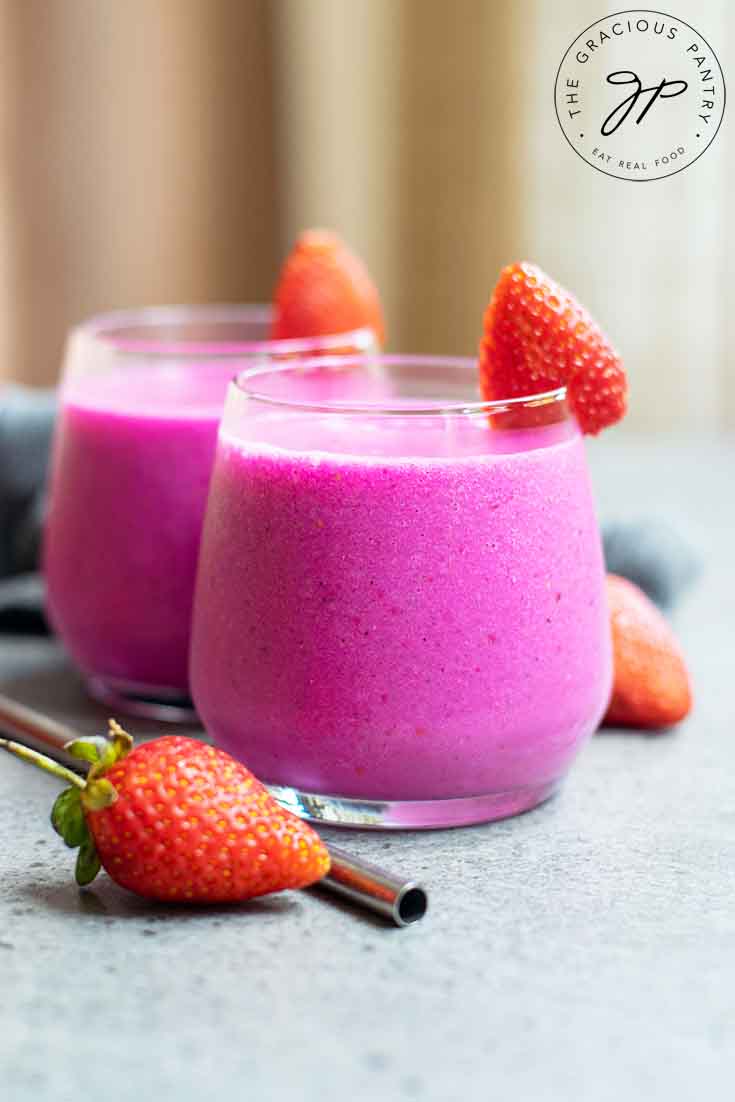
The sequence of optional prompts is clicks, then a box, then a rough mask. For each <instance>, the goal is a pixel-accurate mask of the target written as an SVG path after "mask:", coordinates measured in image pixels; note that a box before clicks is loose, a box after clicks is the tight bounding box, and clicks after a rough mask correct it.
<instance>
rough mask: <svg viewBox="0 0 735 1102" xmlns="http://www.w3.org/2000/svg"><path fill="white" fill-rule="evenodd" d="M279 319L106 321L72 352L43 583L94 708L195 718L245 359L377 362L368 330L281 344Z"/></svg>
mask: <svg viewBox="0 0 735 1102" xmlns="http://www.w3.org/2000/svg"><path fill="white" fill-rule="evenodd" d="M271 322H272V311H271V308H270V307H268V306H202V307H173V308H161V309H156V308H153V309H148V310H142V311H137V312H134V311H130V312H122V313H118V314H113V315H108V316H106V317H101V318H95V319H92V321H90V322H87V323H85V324H83V325H81V326H79V327H78V328H77V329H75V330H73V332H72V333H71V335H70V338H69V342H68V345H67V352H66V361H65V366H64V373H63V378H62V385H61V391H60V411H59V419H58V424H57V430H56V437H55V442H54V451H53V460H52V471H51V479H50V495H49V497H50V500H49V514H48V520H47V524H46V532H45V540H44V555H43V559H44V572H45V577H46V584H47V600H48V608H49V614H50V618H51V621H52V623H53V626H54V627H55V629H56V630H57V631H58V633H59V635H60V636H61V638H62V641H63V642H64V644H65V646H66V648H67V650H68V651H69V653H70V654H71V656H72V658H73V660H74V661H75V663H76V664H77V666H78V667H79V669H80V670H81V671H82V673H83V674H84V676H85V678H86V681H87V684H88V686H89V688H90V690H91V692H92V694H93V695H94V696H96V697H98V698H100V699H103V700H105V701H106V702H108V703H111V704H114V706H115V707H116V708H118V709H119V710H122V711H126V712H133V713H137V714H142V715H147V716H152V717H155V718H167V719H177V718H181V719H184V718H192V716H193V713H192V712H191V703H190V700H189V680H188V654H189V637H190V624H191V609H192V599H193V592H194V578H195V571H196V563H197V555H198V552H199V540H200V536H201V529H202V520H203V516H204V507H205V503H206V497H207V488H208V485H209V478H210V474H211V469H212V462H213V459H214V453H215V445H216V439H217V426H218V424H219V420H220V417H221V415H222V409H223V405H224V400H225V393H226V390H227V386H228V383H229V381H230V379H231V378H232V377H233V375H234V374H235V373H236V371H237V367H238V364H239V363H240V362H241V361H242V359H243V357H248V358H252V357H255V358H256V359H263V360H268V359H270V358H276V359H277V358H280V357H284V356H286V357H293V356H296V355H302V356H303V355H304V354H307V355H311V354H313V353H314V352H316V353H319V354H321V353H323V352H329V351H334V350H337V349H339V350H342V351H357V350H363V351H367V350H369V349H370V348H371V347H372V345H373V342H374V337H373V334H372V333H371V332H370V331H369V330H361V331H358V332H354V333H348V334H340V335H338V336H335V337H326V338H318V339H316V340H304V341H270V340H269V339H268V337H269V333H270V328H271Z"/></svg>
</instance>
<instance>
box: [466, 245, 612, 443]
mask: <svg viewBox="0 0 735 1102" xmlns="http://www.w3.org/2000/svg"><path fill="white" fill-rule="evenodd" d="M479 366H480V389H481V392H482V395H483V397H484V398H486V399H488V400H491V401H493V400H499V399H503V398H519V397H523V396H526V395H532V394H541V393H543V392H544V391H546V390H554V389H555V388H556V387H559V386H562V385H565V386H566V387H567V395H568V400H569V404H570V407H571V409H572V412H573V413H574V414H575V416H576V418H577V421H578V422H579V425H580V428H581V429H582V431H583V432H585V433H592V434H595V433H598V432H599V431H600V429H603V428H607V427H608V425H613V424H615V422H616V421H619V420H620V419H621V417H623V416H624V414H625V411H626V406H627V391H628V384H627V379H626V376H625V371H624V370H623V365H622V363H621V360H620V357H619V356H618V355H617V353H616V352H615V350H614V349H613V347H612V346H611V344H610V342H609V341H608V339H607V337H606V336H605V334H604V333H603V332H602V330H601V329H600V327H599V326H598V325H597V323H596V322H595V321H594V320H593V318H592V317H591V316H590V315H589V314H588V313H587V311H586V310H585V308H584V307H583V306H581V305H580V304H579V303H578V302H577V300H576V299H575V298H574V296H573V295H571V294H570V293H569V292H568V291H565V290H564V288H563V287H560V286H559V284H558V283H555V282H554V280H553V279H550V278H549V276H547V275H546V274H545V273H544V272H542V271H541V269H540V268H538V267H536V265H535V264H529V263H527V262H526V261H523V262H522V263H520V264H511V265H510V266H509V267H507V268H504V269H503V271H502V272H501V273H500V278H499V279H498V282H497V284H496V287H495V290H494V291H493V294H492V297H491V299H490V303H489V305H488V307H487V310H486V311H485V318H484V336H483V338H482V340H481V342H480V361H479Z"/></svg>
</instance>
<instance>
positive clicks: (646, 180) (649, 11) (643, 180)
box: [554, 8, 727, 184]
mask: <svg viewBox="0 0 735 1102" xmlns="http://www.w3.org/2000/svg"><path fill="white" fill-rule="evenodd" d="M636 14H638V15H661V16H663V17H664V18H665V19H671V20H673V21H674V22H675V23H680V24H681V25H682V26H683V27H687V28H688V29H689V30H690V31H691V32H692V33H693V34H695V35H696V36H697V38H698V39H699V40H700V41H702V42H704V44H705V46H706V47H707V49H708V50H709V51H710V53H711V54H712V57H713V58H714V59H715V63H716V65H717V69H718V71H719V74H720V77H721V79H722V112H721V114H720V121H719V122H718V123H717V127H716V129H715V132H714V134H713V135H712V137H711V138H710V140H709V141H708V142H707V144H706V146H705V147H704V149H703V150H702V151H701V152H700V153H698V154H697V156H696V157H694V159H693V160H691V161H689V163H688V164H685V165H682V166H681V168H675V169H674V170H673V172H666V173H664V175H662V176H645V177H638V178H635V177H631V176H618V174H617V173H615V172H608V171H607V170H606V169H604V168H600V166H599V165H596V164H593V163H592V162H591V161H588V160H587V158H586V157H585V156H583V154H582V153H580V152H579V150H578V149H577V148H576V147H575V146H574V145H573V144H572V142H571V141H570V140H569V137H568V135H567V132H566V130H565V129H564V127H563V125H562V121H561V118H560V117H559V106H558V103H557V87H558V85H559V77H560V75H561V71H562V68H563V66H564V62H565V61H566V59H567V56H568V55H569V51H570V50H571V49H572V47H573V46H574V44H575V42H577V41H578V39H580V38H581V37H582V35H585V34H587V33H588V32H589V31H591V30H592V28H593V27H596V26H598V24H600V23H605V22H606V21H607V20H608V19H617V18H618V17H619V16H622V15H636ZM726 107H727V84H726V82H725V74H724V72H723V71H722V66H721V65H720V59H719V57H718V56H717V54H716V53H715V51H714V50H713V49H712V47H711V46H710V44H709V42H708V41H707V39H706V38H705V37H704V35H703V34H700V33H699V31H698V30H697V29H696V27H693V26H692V25H691V23H687V22H686V20H684V19H679V18H678V16H675V15H670V14H669V13H668V12H665V11H657V10H656V9H654V8H626V9H625V11H614V12H610V14H609V15H603V16H602V18H601V19H596V20H595V21H594V23H590V25H589V26H588V27H585V29H584V30H583V31H580V32H579V33H578V34H577V35H575V37H574V38H573V39H572V41H571V42H570V43H569V45H568V46H567V48H566V50H565V51H564V54H563V55H562V59H561V61H560V62H559V68H558V69H557V70H556V77H555V78H554V113H555V115H556V121H557V122H558V124H559V129H560V130H561V132H562V134H563V135H564V140H565V142H566V143H567V145H568V146H569V148H570V149H571V150H573V152H574V153H575V154H576V155H577V157H579V159H580V161H582V162H583V163H584V164H586V165H587V166H588V168H593V169H594V170H595V172H600V173H602V175H603V176H609V177H610V178H611V179H613V180H624V181H625V182H626V183H629V184H653V183H655V182H656V181H657V180H668V179H670V177H672V176H676V175H677V174H678V173H679V172H684V171H686V169H688V168H691V167H692V165H693V164H696V162H697V161H698V160H699V158H700V157H702V156H703V155H704V154H705V153H706V152H707V150H708V149H709V147H710V146H711V145H712V143H713V141H714V140H715V138H716V137H717V135H718V134H719V132H720V127H721V126H722V120H723V119H724V117H725V108H726Z"/></svg>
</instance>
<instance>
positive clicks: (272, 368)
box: [230, 354, 567, 417]
mask: <svg viewBox="0 0 735 1102" xmlns="http://www.w3.org/2000/svg"><path fill="white" fill-rule="evenodd" d="M348 364H349V365H353V366H365V367H368V366H372V367H376V366H377V367H389V366H390V365H395V366H397V367H426V368H441V367H445V368H460V369H463V370H466V371H471V372H472V373H473V374H474V376H475V378H477V377H478V374H477V372H478V368H477V360H474V359H472V358H471V357H469V356H422V355H390V354H380V355H374V356H370V355H347V356H310V357H308V358H305V359H299V360H297V361H294V360H290V361H286V362H279V361H271V362H269V363H259V364H256V365H252V366H250V367H247V368H245V369H244V370H242V371H239V372H238V373H237V375H235V377H234V378H233V380H232V382H231V383H230V386H231V387H234V388H235V389H236V390H238V391H239V392H240V393H241V394H243V395H244V396H245V397H246V398H247V399H248V400H250V401H254V402H259V403H262V404H264V405H269V406H276V407H279V408H282V409H290V410H300V411H303V412H311V413H341V414H357V415H366V414H367V415H370V416H380V417H382V416H387V417H416V416H420V417H440V416H443V415H449V414H463V415H467V414H497V413H507V412H510V411H511V410H518V409H521V408H523V409H534V408H538V407H540V406H549V405H553V404H554V403H563V402H564V401H565V400H566V396H567V388H566V387H565V386H560V387H555V388H554V389H553V390H546V391H542V392H540V393H538V394H525V395H521V396H519V397H515V398H494V399H488V400H485V399H477V400H475V401H447V402H441V403H440V404H438V405H428V404H427V399H425V398H424V399H421V398H418V399H416V403H415V404H414V405H401V406H399V405H391V404H390V402H387V403H385V404H383V403H369V402H355V401H341V400H339V401H335V400H333V401H329V400H327V401H324V400H322V401H319V402H307V401H303V400H299V401H294V400H292V399H290V398H282V397H273V396H272V395H269V394H264V393H263V392H262V391H259V390H257V389H255V388H253V386H252V385H251V383H252V381H253V380H255V379H257V378H258V377H262V376H265V375H276V374H278V375H281V374H284V373H285V372H298V373H300V374H303V373H304V371H305V370H309V369H316V368H322V369H323V368H325V367H334V368H339V367H346V366H347V365H348Z"/></svg>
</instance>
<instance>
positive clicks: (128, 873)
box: [0, 720, 329, 903]
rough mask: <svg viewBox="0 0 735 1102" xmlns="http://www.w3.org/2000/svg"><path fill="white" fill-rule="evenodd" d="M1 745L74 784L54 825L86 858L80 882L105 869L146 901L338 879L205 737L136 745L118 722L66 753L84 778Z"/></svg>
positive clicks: (303, 833)
mask: <svg viewBox="0 0 735 1102" xmlns="http://www.w3.org/2000/svg"><path fill="white" fill-rule="evenodd" d="M0 746H3V747H4V748H5V749H7V750H10V751H11V752H12V753H15V754H16V755H17V756H18V757H22V758H24V759H25V760H28V761H32V762H34V763H35V764H37V765H40V766H41V767H42V768H44V769H45V770H47V771H48V772H50V773H53V774H55V775H56V776H58V777H61V778H62V779H63V780H65V781H67V782H69V784H70V787H69V788H67V789H65V790H64V791H63V792H62V793H61V795H60V796H58V798H57V800H56V802H55V804H54V806H53V810H52V812H51V822H52V824H53V827H54V829H55V830H56V832H57V833H58V834H60V835H61V837H62V838H63V839H64V841H65V842H66V844H67V845H68V846H70V847H71V848H75V849H78V850H79V853H78V856H77V864H76V879H77V882H78V883H79V884H89V883H90V882H91V881H92V880H93V879H94V878H95V876H96V875H97V873H98V872H99V869H100V866H101V867H103V868H104V869H105V871H106V872H107V873H108V874H109V875H110V876H111V877H112V879H113V880H115V881H116V882H117V883H118V884H120V885H121V886H122V887H123V888H128V889H129V890H130V891H132V892H136V893H137V894H138V895H142V896H146V897H148V898H149V899H159V900H166V901H168V902H172V901H177V902H184V903H224V902H234V901H238V900H244V899H252V898H254V897H255V896H259V895H266V894H268V893H270V892H278V891H283V890H285V889H287V888H305V887H307V886H308V885H310V884H314V883H316V882H317V881H318V880H321V879H322V877H324V876H325V875H326V874H327V872H328V871H329V854H328V852H327V849H326V847H325V846H324V844H323V842H322V841H321V839H320V838H319V836H318V835H317V834H316V833H315V832H314V831H313V830H312V829H311V827H309V826H308V825H307V824H306V823H305V822H303V821H302V820H301V819H299V818H297V817H296V816H295V815H292V814H291V813H290V812H289V811H285V810H284V809H283V808H281V807H280V806H279V805H278V804H277V803H276V801H275V800H274V799H273V797H272V796H271V795H270V794H269V793H268V791H267V790H266V789H265V788H264V786H263V785H262V784H261V783H260V781H258V780H256V778H255V777H254V776H253V775H252V773H250V772H249V771H248V770H247V769H246V768H245V766H244V765H242V764H241V763H240V762H238V761H236V760H235V759H234V758H232V757H230V755H229V754H226V753H225V752H224V751H222V750H218V749H215V748H214V747H212V746H207V745H206V744H205V743H202V742H199V741H197V740H196V739H191V738H184V737H181V736H178V735H174V736H166V737H164V738H158V739H153V740H152V741H150V742H146V743H142V744H141V745H140V746H137V747H135V748H133V740H132V739H131V737H130V735H128V734H127V733H126V732H125V731H123V729H122V728H121V727H120V726H119V725H118V724H117V723H115V722H114V720H111V721H110V737H109V738H107V739H105V738H101V739H100V738H93V739H77V740H76V741H74V742H72V743H70V744H69V745H68V746H67V748H66V749H67V751H68V752H69V753H70V754H71V755H72V756H74V757H77V758H80V759H83V760H85V761H87V762H89V766H90V767H89V771H88V773H87V777H86V780H84V779H82V778H81V777H78V776H76V774H74V773H72V772H71V771H70V770H68V769H65V768H64V767H63V766H60V765H58V764H57V763H56V762H53V761H51V760H50V759H49V758H46V757H45V756H44V755H42V754H37V753H35V751H33V750H29V749H28V748H26V747H24V746H21V745H19V744H17V743H12V742H8V741H6V740H2V739H0Z"/></svg>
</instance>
